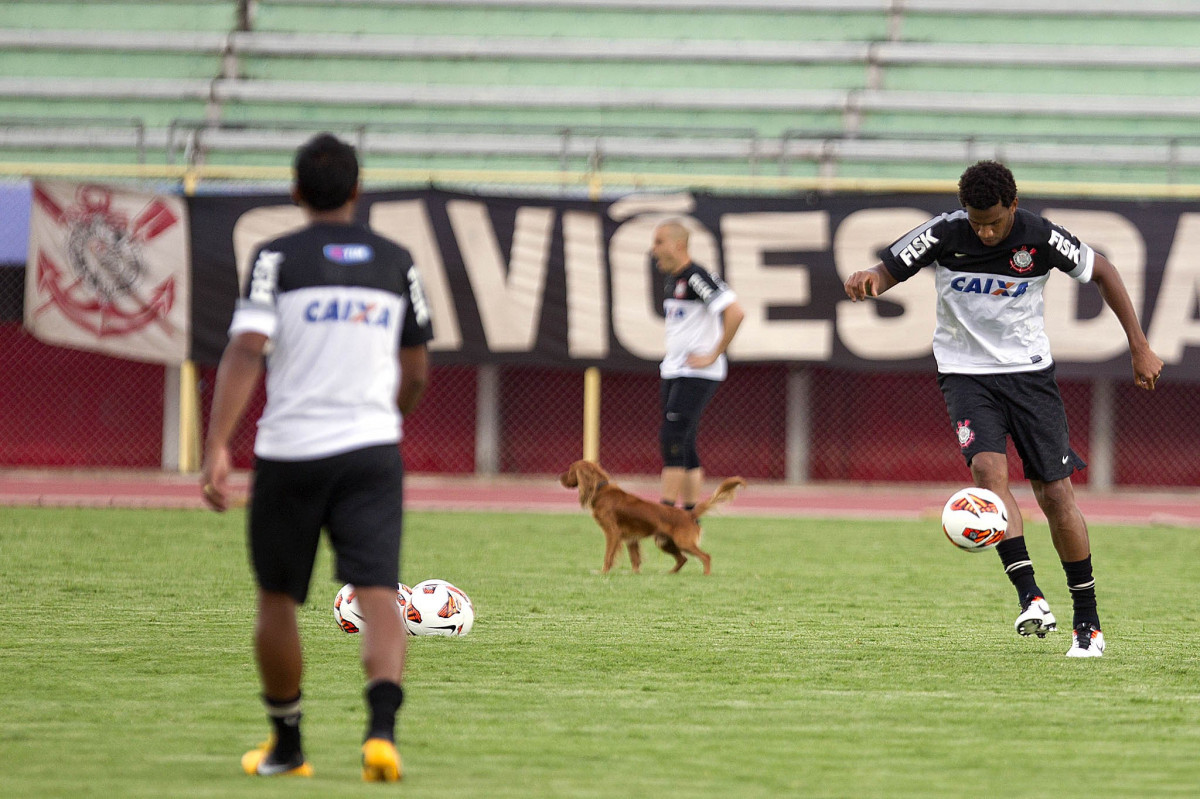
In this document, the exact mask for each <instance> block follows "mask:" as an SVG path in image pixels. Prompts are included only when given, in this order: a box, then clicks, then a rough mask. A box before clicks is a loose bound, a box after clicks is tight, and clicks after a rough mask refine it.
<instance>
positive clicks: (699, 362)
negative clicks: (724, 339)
mask: <svg viewBox="0 0 1200 799" xmlns="http://www.w3.org/2000/svg"><path fill="white" fill-rule="evenodd" d="M720 357H721V353H719V352H693V353H692V354H691V355H689V356H688V357H687V365H688V366H690V367H692V368H693V369H703V368H704V367H706V366H712V365H713V364H714V363H716V362H717V358H720Z"/></svg>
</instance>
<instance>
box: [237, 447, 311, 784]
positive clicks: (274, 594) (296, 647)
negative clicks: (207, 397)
mask: <svg viewBox="0 0 1200 799" xmlns="http://www.w3.org/2000/svg"><path fill="white" fill-rule="evenodd" d="M322 482H323V481H322V479H321V477H320V474H319V470H314V469H312V468H311V467H310V465H309V464H294V463H283V462H272V461H265V460H263V459H259V461H258V463H257V465H256V468H255V479H254V493H253V497H252V500H251V504H250V514H249V521H248V523H249V528H250V530H249V538H250V553H251V562H252V563H253V566H254V571H255V576H256V578H257V580H258V584H259V589H258V616H257V619H256V622H255V627H254V651H255V657H256V660H257V663H258V669H259V676H260V679H261V681H262V687H263V704H264V705H265V707H266V710H267V717H268V719H269V720H270V722H271V726H272V734H271V737H270V739H269V740H268V743H267V744H265V745H263V746H260V747H258V748H256V749H252V750H251V751H249V752H247V753H246V754H245V755H244V756H243V758H242V768H243V769H244V770H245V771H246V773H248V774H257V775H262V776H273V775H278V774H296V775H302V776H309V775H311V774H312V768H311V766H309V764H308V762H307V761H306V760H305V758H304V752H303V747H302V741H301V734H300V720H301V718H302V715H303V714H302V708H301V678H302V674H303V668H304V661H303V651H302V648H301V643H300V631H299V627H298V625H297V623H296V608H297V607H298V606H299V605H301V604H303V602H304V600H305V599H306V598H307V594H308V582H309V579H310V578H311V576H312V566H313V561H314V559H315V557H316V549H317V541H318V538H319V536H320V525H321V521H320V520H321V517H322V515H323V513H324V501H325V491H324V489H323V488H322Z"/></svg>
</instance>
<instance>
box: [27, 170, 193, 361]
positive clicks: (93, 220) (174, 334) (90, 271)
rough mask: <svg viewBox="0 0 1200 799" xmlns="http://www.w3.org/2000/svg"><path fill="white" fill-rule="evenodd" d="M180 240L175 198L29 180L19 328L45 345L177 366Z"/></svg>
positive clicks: (181, 311)
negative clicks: (22, 311) (30, 205)
mask: <svg viewBox="0 0 1200 799" xmlns="http://www.w3.org/2000/svg"><path fill="white" fill-rule="evenodd" d="M187 241H188V231H187V210H186V207H185V205H184V203H183V202H182V201H181V200H180V199H179V198H176V197H169V196H161V195H153V194H146V193H142V192H134V191H125V190H123V189H116V188H112V187H106V186H95V185H88V184H75V183H58V182H45V183H43V182H40V181H39V182H35V183H34V185H33V208H32V212H31V213H30V217H29V259H28V261H27V265H26V278H25V327H26V328H27V329H28V330H29V331H30V332H31V333H32V334H33V335H34V336H36V337H37V338H38V339H40V340H42V341H44V342H46V343H48V344H57V345H60V346H64V347H74V348H77V349H86V350H94V351H97V352H103V353H106V354H108V355H114V356H116V357H119V358H128V359H131V360H138V361H151V362H154V363H166V364H179V363H181V362H182V361H183V360H184V359H185V358H186V357H187V352H188V342H189V338H190V330H189V327H190V325H189V320H190V315H191V308H190V302H191V299H190V288H191V275H190V268H189V264H188V244H187Z"/></svg>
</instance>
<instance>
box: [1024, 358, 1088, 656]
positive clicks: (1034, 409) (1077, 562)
mask: <svg viewBox="0 0 1200 799" xmlns="http://www.w3.org/2000/svg"><path fill="white" fill-rule="evenodd" d="M1020 379H1021V381H1022V383H1023V385H1022V387H1021V391H1020V392H1019V399H1018V400H1015V401H1014V423H1013V427H1014V433H1013V441H1014V443H1015V444H1016V446H1017V452H1018V453H1019V454H1020V455H1021V460H1022V462H1023V463H1024V464H1025V476H1026V477H1028V478H1029V480H1030V483H1031V485H1032V486H1033V492H1034V496H1035V497H1037V501H1038V505H1039V506H1040V507H1041V509H1042V512H1043V513H1044V514H1045V515H1046V522H1047V524H1048V525H1049V526H1050V537H1051V540H1052V541H1053V542H1054V548H1055V550H1056V551H1057V552H1058V556H1059V558H1060V560H1061V561H1062V567H1063V571H1064V572H1065V574H1066V576H1067V587H1068V589H1070V592H1071V600H1072V604H1073V605H1074V618H1073V620H1072V625H1071V627H1072V631H1073V636H1072V638H1073V645H1072V647H1071V650H1070V651H1069V652H1068V653H1067V654H1068V655H1069V656H1070V657H1099V656H1100V655H1101V654H1102V653H1103V651H1104V636H1103V635H1102V634H1101V632H1100V616H1099V614H1098V612H1097V610H1096V583H1095V580H1094V579H1093V577H1092V558H1091V543H1090V541H1089V539H1088V530H1087V522H1086V521H1085V520H1084V518H1083V514H1082V513H1081V512H1080V510H1079V506H1078V504H1077V503H1076V501H1075V490H1074V488H1073V487H1072V485H1071V475H1072V474H1073V473H1074V472H1075V470H1076V469H1082V468H1084V467H1086V465H1087V464H1085V463H1084V462H1083V459H1082V458H1080V457H1079V455H1078V454H1076V452H1075V451H1074V450H1073V449H1071V445H1070V430H1069V427H1068V425H1067V414H1066V410H1065V409H1064V407H1063V402H1062V395H1061V394H1060V393H1059V390H1058V384H1057V382H1055V379H1054V369H1053V367H1051V368H1049V369H1046V370H1043V371H1040V372H1032V373H1029V374H1028V375H1024V376H1021V378H1020Z"/></svg>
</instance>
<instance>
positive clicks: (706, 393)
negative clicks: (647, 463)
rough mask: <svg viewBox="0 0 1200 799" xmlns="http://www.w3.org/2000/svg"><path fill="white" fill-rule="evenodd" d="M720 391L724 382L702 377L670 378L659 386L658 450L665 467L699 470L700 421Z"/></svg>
mask: <svg viewBox="0 0 1200 799" xmlns="http://www.w3.org/2000/svg"><path fill="white" fill-rule="evenodd" d="M720 387H721V381H719V380H709V379H707V378H703V377H671V378H666V379H664V380H663V381H662V382H661V383H659V391H658V402H659V411H660V415H659V429H658V440H659V449H660V451H661V454H662V459H663V466H665V467H675V468H680V467H682V468H684V469H699V468H700V465H701V464H700V455H699V454H698V453H697V452H696V437H697V436H698V434H699V432H700V417H701V416H702V415H703V414H704V409H705V408H706V407H708V403H709V401H710V400H712V398H713V396H714V395H715V394H716V393H717V389H718V388H720Z"/></svg>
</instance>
